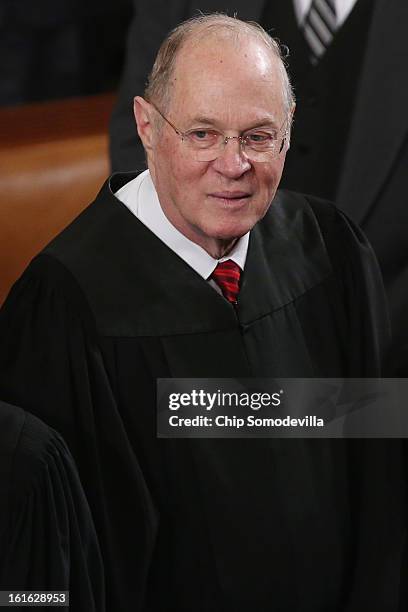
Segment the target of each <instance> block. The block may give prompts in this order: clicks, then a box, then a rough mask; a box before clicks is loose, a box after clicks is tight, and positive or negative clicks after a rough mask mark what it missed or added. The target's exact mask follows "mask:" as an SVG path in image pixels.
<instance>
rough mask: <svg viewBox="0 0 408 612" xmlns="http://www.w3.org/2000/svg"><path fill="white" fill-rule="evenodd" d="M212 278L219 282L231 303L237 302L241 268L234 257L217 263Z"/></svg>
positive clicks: (224, 294)
mask: <svg viewBox="0 0 408 612" xmlns="http://www.w3.org/2000/svg"><path fill="white" fill-rule="evenodd" d="M211 278H212V279H213V280H214V281H215V282H216V283H217V285H218V286H219V288H220V289H221V291H222V294H223V296H224V297H225V299H227V300H228V301H229V302H230V303H231V304H236V303H237V298H238V293H239V280H240V278H241V268H240V267H239V265H238V264H236V263H235V262H234V261H232V259H227V261H223V262H221V263H219V264H217V267H216V268H215V270H214V272H213V273H212V274H211Z"/></svg>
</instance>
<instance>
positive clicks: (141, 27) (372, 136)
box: [111, 0, 408, 374]
mask: <svg viewBox="0 0 408 612" xmlns="http://www.w3.org/2000/svg"><path fill="white" fill-rule="evenodd" d="M276 1H281V0H276ZM282 1H284V2H285V4H287V5H288V7H289V10H290V12H291V13H293V10H292V6H291V4H290V3H289V2H288V1H287V0H282ZM373 2H374V3H375V6H374V9H373V16H372V20H371V25H370V31H369V34H368V38H367V46H366V52H365V57H364V59H363V65H362V71H361V78H360V83H359V88H358V90H357V93H356V103H355V109H354V113H353V116H352V120H351V127H350V132H349V138H348V143H347V146H346V151H345V157H344V164H343V168H342V171H341V174H340V180H339V183H338V189H337V197H336V203H337V204H338V205H339V206H340V208H342V209H343V210H345V211H346V212H347V213H348V214H349V215H350V216H351V217H352V218H353V219H354V220H355V221H357V222H358V223H359V224H361V225H362V227H363V229H364V230H365V232H366V234H367V236H368V238H369V239H370V241H371V242H372V245H373V247H374V250H375V252H376V254H377V257H378V260H379V263H380V266H381V269H382V272H383V276H384V281H385V285H386V290H387V294H388V298H389V305H390V311H391V318H392V325H393V329H394V348H393V361H394V363H395V365H396V366H397V367H398V371H399V372H402V371H404V372H405V373H406V374H408V355H407V353H408V324H407V323H405V321H404V311H405V310H406V308H407V307H408V244H407V243H408V240H407V238H406V236H405V233H406V227H408V206H407V205H406V198H407V195H406V194H407V192H408V118H407V113H406V109H407V108H408V78H407V74H406V59H407V58H408V37H407V36H406V32H405V24H406V23H408V5H407V3H406V2H405V0H394V1H393V2H389V0H373ZM226 5H227V6H226ZM199 9H201V10H202V11H203V12H212V11H215V10H218V11H219V10H226V12H228V13H229V14H233V13H234V12H235V11H236V12H237V14H238V16H239V17H240V18H242V19H253V20H256V21H259V20H260V19H261V17H262V12H263V9H264V0H252V1H251V2H250V3H248V2H245V1H244V0H241V1H239V0H238V1H237V0H235V2H230V3H227V2H225V1H224V2H223V1H222V0H202V1H201V2H199V1H198V0H193V1H191V2H181V1H178V2H171V3H170V2H169V3H166V4H165V5H163V4H162V3H160V2H159V1H158V0H151V1H149V4H148V5H147V3H146V6H144V2H142V1H138V2H137V10H136V14H135V18H134V21H133V23H132V25H131V28H130V34H129V41H128V57H127V63H126V66H125V72H124V76H123V81H122V85H121V89H120V91H119V98H118V103H117V106H116V109H115V111H114V114H113V117H112V122H111V156H112V165H113V168H114V169H117V170H128V169H141V168H143V167H144V154H143V150H142V147H141V145H140V142H139V141H138V139H137V136H136V128H135V124H134V120H133V116H132V112H131V108H132V98H133V96H134V95H136V94H139V95H141V94H142V93H143V90H144V86H145V81H146V77H147V74H148V72H149V69H150V67H151V65H152V63H153V61H154V57H155V55H156V52H157V49H158V47H159V45H160V43H161V41H162V39H163V38H164V36H165V35H166V34H167V32H168V31H169V30H170V29H171V28H172V27H174V26H175V25H176V24H177V23H179V22H180V21H182V20H183V19H186V18H187V17H189V16H191V15H193V14H196V13H197V10H199ZM283 42H284V41H283ZM289 187H290V185H289ZM404 352H405V357H404Z"/></svg>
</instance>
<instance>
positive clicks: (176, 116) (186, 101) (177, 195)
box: [136, 37, 287, 257]
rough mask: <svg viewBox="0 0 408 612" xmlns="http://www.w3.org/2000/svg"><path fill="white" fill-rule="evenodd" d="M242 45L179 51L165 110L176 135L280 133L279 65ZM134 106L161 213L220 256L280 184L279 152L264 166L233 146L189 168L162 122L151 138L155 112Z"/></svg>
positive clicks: (253, 45)
mask: <svg viewBox="0 0 408 612" xmlns="http://www.w3.org/2000/svg"><path fill="white" fill-rule="evenodd" d="M244 42H245V44H241V45H239V46H238V45H236V44H234V43H233V42H232V41H230V40H229V39H225V40H223V41H220V40H219V39H218V40H214V38H211V37H210V38H209V39H206V40H205V41H204V40H201V41H200V42H199V43H196V44H194V42H187V43H186V45H185V46H184V47H183V49H182V50H181V52H180V55H179V57H178V59H177V62H176V66H175V70H174V74H173V87H172V93H171V102H170V105H169V108H168V109H166V116H167V117H168V119H169V120H170V121H171V122H172V123H173V124H174V125H175V126H176V127H177V128H178V129H179V130H180V131H181V132H186V131H188V130H192V129H194V130H205V129H215V130H218V131H220V132H223V133H224V134H225V135H227V136H237V135H239V134H241V133H243V132H246V131H247V130H249V129H252V128H264V129H270V128H272V129H276V128H280V127H281V126H282V124H283V123H284V122H285V119H286V118H287V113H286V109H285V106H284V100H283V87H282V77H281V73H280V69H279V64H278V60H277V59H276V58H275V57H273V56H272V55H271V53H270V52H268V50H267V49H266V48H265V47H264V46H263V45H262V44H261V43H258V42H257V41H254V40H250V39H247V38H246V39H244ZM139 100H140V99H139ZM141 103H142V104H140V103H139V110H137V109H136V117H137V122H138V129H139V134H140V136H141V137H142V140H143V142H144V145H145V147H146V150H147V153H148V159H149V168H150V171H151V174H152V178H153V182H154V184H155V187H156V190H157V192H158V196H159V200H160V203H161V206H162V208H163V211H164V212H165V214H166V216H167V217H168V219H169V220H170V221H171V222H172V223H173V225H174V226H175V227H177V229H178V230H179V231H181V232H182V233H183V234H184V235H185V236H187V237H188V238H190V240H192V241H193V242H195V243H197V244H199V245H200V246H202V247H203V248H204V249H205V250H206V251H207V252H209V253H210V254H211V255H213V256H214V257H220V256H221V255H222V254H224V253H226V252H228V250H229V249H230V248H231V247H232V245H233V244H234V242H235V241H236V239H237V238H239V237H240V236H242V235H243V234H245V233H246V232H247V231H248V230H250V229H251V228H252V227H253V226H254V225H255V223H257V221H259V219H261V218H262V217H263V216H264V215H265V213H266V211H267V209H268V207H269V205H270V203H271V201H272V200H273V197H274V195H275V192H276V189H277V187H278V184H279V181H280V178H281V174H282V170H283V165H284V161H285V154H286V147H285V148H284V149H283V151H282V152H281V153H280V154H279V155H277V157H271V158H270V159H268V161H267V162H259V161H258V162H254V161H250V160H249V159H248V157H247V156H246V154H245V151H242V149H241V147H240V144H239V141H238V140H237V139H234V140H229V141H228V144H227V145H226V146H225V147H224V149H223V151H222V152H221V154H220V156H219V157H218V158H217V159H215V160H213V161H210V162H202V161H196V160H195V159H194V156H193V155H192V152H191V150H190V149H189V147H188V145H187V144H186V142H183V141H182V140H181V138H180V136H178V135H177V134H176V133H175V131H174V130H173V129H172V128H171V127H170V126H169V125H168V124H167V123H163V124H162V126H161V127H160V130H159V132H157V130H156V129H155V127H154V123H153V122H154V121H155V120H156V121H157V118H158V117H157V111H156V110H155V109H154V108H153V107H152V106H151V105H150V104H148V103H147V102H145V101H143V100H141ZM136 106H138V105H137V103H136ZM148 118H150V120H149V119H148Z"/></svg>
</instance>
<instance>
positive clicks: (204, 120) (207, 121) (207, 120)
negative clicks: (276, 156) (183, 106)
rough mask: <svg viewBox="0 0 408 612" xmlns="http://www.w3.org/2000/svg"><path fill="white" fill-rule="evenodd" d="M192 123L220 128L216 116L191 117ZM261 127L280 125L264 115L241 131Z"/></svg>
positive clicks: (276, 126)
mask: <svg viewBox="0 0 408 612" xmlns="http://www.w3.org/2000/svg"><path fill="white" fill-rule="evenodd" d="M193 123H199V124H200V125H205V126H214V127H218V128H219V129H221V127H220V124H219V121H218V120H217V119H216V118H212V117H206V116H204V115H199V116H197V117H193V118H192V119H191V124H193ZM261 127H273V128H278V127H280V126H279V125H278V124H277V123H276V121H274V120H273V119H271V118H270V117H265V118H264V119H260V120H259V121H256V122H255V123H253V124H252V125H251V126H249V127H246V128H245V130H243V132H248V130H254V129H256V128H261Z"/></svg>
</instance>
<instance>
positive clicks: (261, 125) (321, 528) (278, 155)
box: [0, 16, 405, 612]
mask: <svg viewBox="0 0 408 612" xmlns="http://www.w3.org/2000/svg"><path fill="white" fill-rule="evenodd" d="M292 112H293V97H292V92H291V88H290V84H289V82H288V79H287V75H286V72H285V69H284V67H283V64H282V61H281V58H280V56H279V49H278V47H277V45H276V44H275V43H274V42H273V41H272V40H271V39H269V38H268V36H267V35H266V33H265V32H263V31H262V30H259V29H257V27H256V26H250V25H246V24H244V23H243V22H240V21H239V20H234V19H231V18H226V17H222V16H221V17H219V16H210V17H206V18H200V19H198V20H195V21H193V22H190V23H188V24H186V25H182V26H181V27H180V28H179V29H178V30H177V31H176V32H174V33H173V34H172V35H171V37H170V39H169V40H167V41H165V42H164V43H163V46H162V49H161V52H160V53H159V55H158V58H157V61H156V64H155V67H154V69H153V72H152V74H151V77H150V82H149V86H148V88H147V90H146V95H145V99H143V98H141V97H137V98H136V99H135V114H136V121H137V126H138V131H139V134H140V137H141V138H142V141H143V143H144V146H145V149H146V153H147V158H148V165H149V171H147V172H146V173H143V174H141V175H139V176H135V175H134V174H126V175H113V176H112V177H111V178H110V179H109V180H108V181H107V182H106V184H105V185H104V187H103V188H102V190H101V192H100V194H99V196H98V197H97V199H96V200H95V202H93V203H92V204H91V205H90V206H89V207H88V208H87V209H86V210H85V211H84V212H83V213H82V214H81V215H80V216H79V217H78V219H76V220H75V221H74V222H73V223H72V224H71V225H70V226H69V227H68V228H67V229H66V230H65V231H64V232H62V233H61V234H60V235H59V236H58V237H57V238H56V239H55V240H54V241H53V242H52V243H51V244H50V245H49V246H48V247H47V248H46V249H45V250H44V251H43V252H42V253H41V254H40V255H39V256H38V257H36V258H35V259H34V261H33V262H32V263H31V264H30V266H29V268H28V269H27V270H26V272H25V273H24V274H23V276H22V277H21V279H20V280H19V281H18V282H17V283H16V285H15V286H14V288H13V289H12V291H11V293H10V296H9V298H8V300H7V302H6V304H5V306H4V308H3V310H2V312H1V319H0V333H1V354H0V372H1V374H0V392H1V394H2V395H3V396H4V398H6V399H8V400H11V399H13V400H14V401H15V402H19V404H20V405H22V406H23V407H25V408H28V409H30V410H31V411H33V412H35V413H36V414H40V415H41V416H42V418H43V419H44V420H45V421H46V422H48V423H50V424H51V425H52V426H53V427H55V428H56V429H57V430H58V431H60V432H61V433H63V435H64V437H65V439H66V440H67V442H68V444H69V446H70V449H71V451H72V453H73V454H74V457H75V459H76V461H77V464H78V467H79V471H80V476H81V480H82V483H83V485H84V489H85V491H86V494H87V497H88V501H89V504H90V507H91V509H92V512H93V517H94V520H95V524H96V527H97V531H98V535H99V537H100V543H101V549H102V554H103V558H104V564H105V572H106V582H107V584H106V589H107V609H108V610H112V611H114V610H115V611H116V610H120V611H121V612H122V611H125V612H127V611H129V612H130V611H131V610H132V611H135V610H138V611H139V610H140V611H142V610H143V611H147V610H149V611H154V612H159V611H160V612H163V611H169V612H170V611H174V610H177V611H178V612H191V611H193V610H194V611H200V612H225V611H228V612H229V611H231V612H232V611H234V612H237V611H238V612H241V611H242V612H244V611H245V612H247V610H254V611H257V612H263V611H266V610H271V609H274V610H279V611H280V612H283V611H290V612H308V611H312V610H313V612H318V611H321V612H323V611H326V610H347V611H348V612H353V611H356V612H357V611H358V612H360V611H361V610H363V609H369V610H372V611H374V610H378V611H380V610H381V612H384V611H389V612H391V611H395V612H396V611H397V610H399V609H400V608H399V606H400V605H401V597H402V595H403V594H402V590H403V587H402V586H401V585H402V584H404V582H403V581H401V572H402V560H403V552H404V536H405V517H404V512H405V506H404V502H403V485H402V480H403V475H402V471H401V455H400V447H399V444H398V443H394V442H392V443H388V442H387V441H378V442H376V441H370V440H366V441H345V440H276V439H274V440H268V439H258V440H236V439H231V440H227V439H221V440H220V439H217V440H215V439H194V440H180V439H157V437H156V417H155V398H156V380H157V378H169V377H184V378H189V377H207V378H208V377H217V378H222V377H257V376H258V377H275V376H276V377H283V376H284V377H296V376H301V377H314V376H319V377H324V376H331V377H346V376H353V377H362V376H378V375H380V373H381V360H382V356H383V352H384V350H385V346H386V342H387V317H386V312H385V307H384V295H383V289H382V284H381V280H380V277H379V273H378V269H377V266H376V263H375V260H374V257H373V254H372V251H371V249H370V246H369V245H368V243H367V241H366V239H365V237H364V236H363V235H362V233H361V232H360V230H359V229H358V228H357V227H356V226H355V225H354V224H353V223H352V222H351V221H349V220H348V219H347V218H346V217H345V215H343V214H342V213H340V212H339V211H338V210H337V209H336V208H335V207H333V206H332V205H330V204H328V203H326V202H323V201H321V200H317V199H315V198H309V197H304V196H301V195H297V194H292V193H289V192H278V191H277V187H278V184H279V180H280V176H281V173H282V169H283V164H284V159H285V153H286V150H287V147H288V142H289V134H290V122H291V115H292ZM225 261H226V262H227V265H226V266H222V264H224V263H225ZM226 268H228V269H229V271H226ZM220 270H221V273H219V271H220ZM231 270H233V272H231ZM223 274H225V275H226V276H228V277H229V285H228V283H227V284H225V283H223V282H222V281H223V279H222V276H223ZM238 278H239V279H240V280H239V283H238V282H237V281H238ZM238 285H239V294H238V297H237V294H236V291H237V286H238Z"/></svg>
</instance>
